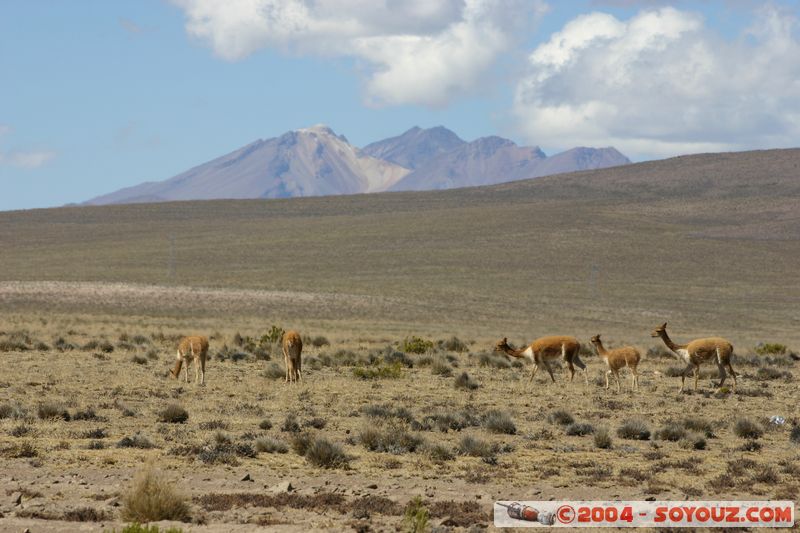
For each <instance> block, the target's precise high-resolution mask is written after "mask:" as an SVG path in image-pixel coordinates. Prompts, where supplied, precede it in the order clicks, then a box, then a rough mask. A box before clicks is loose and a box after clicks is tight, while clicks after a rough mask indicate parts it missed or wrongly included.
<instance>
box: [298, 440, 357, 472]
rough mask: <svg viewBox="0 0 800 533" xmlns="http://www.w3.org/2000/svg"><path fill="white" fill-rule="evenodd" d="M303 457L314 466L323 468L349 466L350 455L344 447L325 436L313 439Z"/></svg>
mask: <svg viewBox="0 0 800 533" xmlns="http://www.w3.org/2000/svg"><path fill="white" fill-rule="evenodd" d="M303 457H305V458H306V460H307V461H308V462H309V463H311V464H312V465H314V466H319V467H321V468H347V467H348V466H349V464H350V457H349V456H348V455H347V454H345V453H344V450H343V449H342V447H341V446H340V445H338V444H335V443H333V442H330V441H329V440H327V439H325V438H323V437H316V438H313V439H311V441H310V442H309V443H308V446H307V448H306V450H305V453H304V454H303Z"/></svg>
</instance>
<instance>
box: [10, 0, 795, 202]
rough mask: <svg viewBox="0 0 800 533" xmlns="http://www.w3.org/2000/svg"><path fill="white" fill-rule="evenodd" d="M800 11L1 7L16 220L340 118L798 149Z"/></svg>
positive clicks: (699, 6) (538, 0) (286, 1)
mask: <svg viewBox="0 0 800 533" xmlns="http://www.w3.org/2000/svg"><path fill="white" fill-rule="evenodd" d="M798 15H800V12H799V8H798V2H797V1H791V2H789V1H787V2H773V3H769V4H765V3H763V2H748V1H746V0H738V1H736V0H719V1H710V0H709V1H704V2H659V1H635V0H630V1H626V0H616V1H615V0H608V1H599V0H586V1H574V2H556V1H552V0H551V1H550V2H545V1H543V0H532V1H523V0H440V1H433V0H406V1H403V2H398V1H397V0H385V1H384V2H358V1H355V0H313V1H312V0H305V1H303V0H231V1H227V2H219V1H216V0H171V1H166V0H165V1H161V0H116V1H114V2H107V1H101V0H76V1H71V2H62V1H56V0H50V1H48V0H5V1H2V2H0V185H2V187H3V191H4V194H3V195H1V196H0V210H8V209H25V208H33V207H48V206H57V205H63V204H66V203H70V202H81V201H84V200H87V199H89V198H91V197H94V196H97V195H100V194H103V193H107V192H110V191H113V190H116V189H118V188H120V187H124V186H129V185H134V184H137V183H140V182H142V181H158V180H163V179H166V178H169V177H171V176H173V175H175V174H177V173H179V172H182V171H184V170H186V169H187V168H189V167H191V166H194V165H197V164H200V163H203V162H205V161H207V160H209V159H212V158H214V157H217V156H219V155H222V154H224V153H227V152H229V151H231V150H234V149H236V148H238V147H240V146H242V145H244V144H246V143H249V142H252V141H253V140H255V139H258V138H269V137H273V136H276V135H280V134H281V133H283V132H285V131H288V130H292V129H297V128H301V127H306V126H310V125H312V124H316V123H325V124H328V125H329V126H331V127H332V128H333V129H334V130H336V132H337V133H340V134H344V135H346V136H347V138H348V139H349V140H350V142H352V143H353V144H355V145H357V146H363V145H365V144H368V143H369V142H372V141H375V140H379V139H382V138H385V137H388V136H392V135H397V134H400V133H402V132H403V131H405V130H407V129H408V128H410V127H412V126H415V125H419V126H422V127H430V126H436V125H444V126H447V127H448V128H450V129H452V130H453V131H455V132H456V133H457V134H459V135H460V136H461V137H462V138H464V139H466V140H472V139H475V138H477V137H481V136H485V135H501V136H505V137H508V138H511V139H513V140H514V141H516V142H518V143H521V144H536V145H539V146H541V147H542V148H543V149H544V150H545V152H546V153H548V154H551V153H555V152H557V151H560V150H563V149H567V148H570V147H572V146H577V145H584V146H609V145H612V146H615V147H617V148H618V149H620V150H621V151H622V152H623V153H625V154H626V155H628V156H629V157H631V158H632V159H634V160H646V159H654V158H661V157H668V156H671V155H678V154H683V153H696V152H707V151H725V150H746V149H753V148H770V147H790V146H798V145H800V32H798V22H797V17H798Z"/></svg>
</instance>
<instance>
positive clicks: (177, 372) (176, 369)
mask: <svg viewBox="0 0 800 533" xmlns="http://www.w3.org/2000/svg"><path fill="white" fill-rule="evenodd" d="M182 363H183V359H178V360H177V361H175V366H174V367H173V368H172V374H173V375H174V376H175V377H178V375H180V372H181V364H182Z"/></svg>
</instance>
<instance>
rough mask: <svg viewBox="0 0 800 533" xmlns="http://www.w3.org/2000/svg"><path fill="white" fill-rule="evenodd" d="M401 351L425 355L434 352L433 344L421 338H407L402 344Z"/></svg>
mask: <svg viewBox="0 0 800 533" xmlns="http://www.w3.org/2000/svg"><path fill="white" fill-rule="evenodd" d="M400 350H401V351H404V352H406V353H416V354H423V353H427V352H430V351H431V350H433V342H432V341H429V340H425V339H422V338H420V337H414V336H412V337H406V338H405V339H403V342H402V343H400Z"/></svg>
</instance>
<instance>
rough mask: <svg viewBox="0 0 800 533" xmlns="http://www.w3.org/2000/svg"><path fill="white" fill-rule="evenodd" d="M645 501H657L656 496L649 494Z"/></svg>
mask: <svg viewBox="0 0 800 533" xmlns="http://www.w3.org/2000/svg"><path fill="white" fill-rule="evenodd" d="M644 501H646V502H654V501H656V497H655V496H648V497H647V498H645V499H644Z"/></svg>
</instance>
